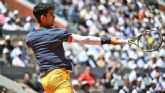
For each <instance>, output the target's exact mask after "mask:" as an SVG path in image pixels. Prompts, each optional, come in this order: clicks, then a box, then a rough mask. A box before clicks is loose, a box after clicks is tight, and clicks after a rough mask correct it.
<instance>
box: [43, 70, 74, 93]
mask: <svg viewBox="0 0 165 93" xmlns="http://www.w3.org/2000/svg"><path fill="white" fill-rule="evenodd" d="M41 83H42V86H43V88H44V90H45V92H46V93H73V88H72V85H71V82H70V71H68V70H66V69H65V68H60V69H54V70H51V71H49V72H47V73H46V74H45V75H44V76H42V77H41Z"/></svg>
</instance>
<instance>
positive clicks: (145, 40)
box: [128, 30, 163, 52]
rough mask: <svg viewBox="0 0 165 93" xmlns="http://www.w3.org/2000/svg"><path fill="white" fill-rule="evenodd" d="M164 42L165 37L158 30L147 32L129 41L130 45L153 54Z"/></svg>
mask: <svg viewBox="0 0 165 93" xmlns="http://www.w3.org/2000/svg"><path fill="white" fill-rule="evenodd" d="M162 42H163V36H162V34H161V33H160V32H159V31H158V30H145V31H143V32H142V33H140V35H139V36H138V37H136V38H134V39H129V40H128V43H129V44H130V45H132V44H134V45H136V46H137V47H138V48H139V49H140V50H141V51H144V52H152V51H156V50H158V49H159V48H160V47H161V45H162Z"/></svg>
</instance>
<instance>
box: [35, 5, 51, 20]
mask: <svg viewBox="0 0 165 93" xmlns="http://www.w3.org/2000/svg"><path fill="white" fill-rule="evenodd" d="M50 9H52V10H54V6H53V5H51V4H47V3H38V4H37V5H36V6H34V8H33V14H34V16H35V17H36V19H37V21H38V22H40V17H41V15H46V14H47V13H48V10H50Z"/></svg>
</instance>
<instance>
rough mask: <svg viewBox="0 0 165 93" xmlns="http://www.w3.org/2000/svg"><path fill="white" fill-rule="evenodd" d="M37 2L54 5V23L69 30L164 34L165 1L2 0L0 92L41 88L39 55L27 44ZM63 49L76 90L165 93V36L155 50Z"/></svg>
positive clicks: (122, 47) (30, 92)
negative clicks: (71, 66)
mask: <svg viewBox="0 0 165 93" xmlns="http://www.w3.org/2000/svg"><path fill="white" fill-rule="evenodd" d="M41 1H42V2H45V3H51V4H54V5H55V10H54V13H55V15H56V21H57V23H59V24H62V25H63V26H64V27H65V28H66V29H68V31H69V32H71V33H76V34H81V35H91V36H98V37H104V36H107V37H122V38H133V37H136V36H138V35H139V33H140V32H142V31H144V30H146V29H157V30H158V31H160V32H161V33H162V34H163V36H165V0H0V93H36V92H38V93H44V90H43V88H42V86H41V84H40V80H39V77H38V75H39V67H38V64H37V60H36V59H35V56H34V54H33V52H32V50H31V49H29V48H28V47H27V46H26V44H25V38H26V34H27V33H28V32H29V31H30V30H31V29H33V28H34V27H36V26H37V22H36V20H35V18H34V16H33V14H32V9H33V7H34V5H35V4H37V3H39V2H41ZM163 38H164V37H163ZM164 39H165V38H164ZM64 48H65V50H66V51H65V56H66V58H67V59H68V60H71V61H72V62H73V64H74V69H73V71H72V81H71V82H72V85H73V88H74V91H75V93H163V92H164V93H165V42H164V41H163V44H162V46H161V48H160V49H159V50H158V51H155V52H142V51H139V50H138V48H137V47H136V46H133V45H132V46H130V45H115V46H114V45H103V46H91V45H81V44H77V43H72V44H70V43H64Z"/></svg>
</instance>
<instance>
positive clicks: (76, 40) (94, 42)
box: [67, 34, 128, 45]
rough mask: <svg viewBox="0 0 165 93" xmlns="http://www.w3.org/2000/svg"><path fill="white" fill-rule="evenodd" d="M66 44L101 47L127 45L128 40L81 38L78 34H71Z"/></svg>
mask: <svg viewBox="0 0 165 93" xmlns="http://www.w3.org/2000/svg"><path fill="white" fill-rule="evenodd" d="M67 42H73V43H80V44H89V45H102V44H113V45H116V44H127V43H128V40H125V39H120V38H116V37H113V38H108V37H104V38H101V37H95V36H82V35H78V34H72V35H70V36H69V37H68V39H67Z"/></svg>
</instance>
